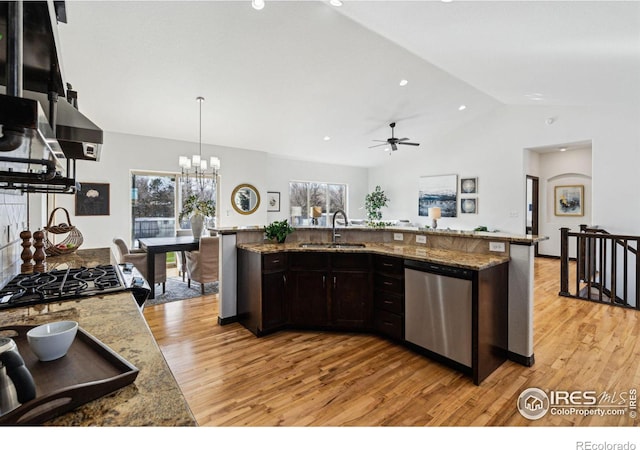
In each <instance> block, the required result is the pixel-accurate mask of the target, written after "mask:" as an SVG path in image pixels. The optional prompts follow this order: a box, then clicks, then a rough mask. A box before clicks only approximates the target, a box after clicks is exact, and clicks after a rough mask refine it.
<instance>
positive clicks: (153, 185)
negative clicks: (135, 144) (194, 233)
mask: <svg viewBox="0 0 640 450" xmlns="http://www.w3.org/2000/svg"><path fill="white" fill-rule="evenodd" d="M175 192H176V175H173V174H161V173H152V172H132V173H131V227H132V230H131V241H132V243H133V247H136V248H137V247H138V239H139V238H147V237H166V236H175V232H176V231H175V230H176V194H175Z"/></svg>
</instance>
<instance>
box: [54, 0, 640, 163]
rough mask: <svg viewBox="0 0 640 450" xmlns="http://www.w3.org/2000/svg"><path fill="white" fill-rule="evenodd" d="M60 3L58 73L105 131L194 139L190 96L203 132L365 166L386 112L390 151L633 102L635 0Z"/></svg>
mask: <svg viewBox="0 0 640 450" xmlns="http://www.w3.org/2000/svg"><path fill="white" fill-rule="evenodd" d="M66 3H67V17H68V23H67V24H60V27H59V33H60V40H61V47H62V61H63V65H64V66H63V70H64V74H65V77H66V80H67V81H68V82H70V83H71V84H72V85H73V87H74V89H76V90H77V91H78V93H79V106H80V109H81V111H83V112H84V113H85V114H86V115H87V116H88V117H90V118H91V119H92V120H93V121H94V122H95V123H96V124H98V125H99V126H101V127H102V128H103V129H105V130H107V131H115V132H122V133H131V134H138V135H148V136H156V137H162V138H169V139H178V140H184V141H190V142H197V140H198V103H197V102H196V97H198V96H203V97H205V103H204V104H203V108H202V120H203V131H202V139H203V142H204V143H209V144H218V145H224V146H229V147H238V148H246V149H253V150H260V151H266V152H269V153H273V154H278V155H282V156H286V157H291V158H298V159H305V160H316V161H325V162H334V163H339V164H348V165H356V166H365V167H368V166H375V165H379V164H382V163H384V162H385V161H387V159H386V158H389V155H388V153H385V151H384V150H383V147H378V148H369V147H370V146H372V145H374V144H375V142H372V141H373V140H376V139H377V140H384V139H386V138H388V137H390V129H389V123H391V122H396V123H397V126H396V129H395V133H396V137H405V136H406V137H408V138H410V140H411V141H417V142H423V143H425V144H424V145H422V146H420V147H409V146H403V147H399V151H398V152H393V154H392V157H393V156H397V155H399V154H400V153H401V152H403V153H405V154H406V155H415V154H416V153H415V152H429V151H435V150H434V149H432V148H429V146H428V142H429V141H430V140H431V139H432V138H433V137H434V136H438V135H440V134H442V133H446V132H449V131H451V130H454V129H456V128H457V127H460V126H464V124H465V123H466V122H468V121H470V120H473V119H474V118H477V117H478V116H480V115H483V114H486V113H487V112H489V111H491V110H492V109H494V108H496V107H498V106H500V105H502V104H507V105H555V106H564V105H604V104H607V105H623V104H624V105H630V104H636V105H637V104H640V2H638V1H621V2H618V1H592V2H583V1H566V2H565V1H553V2H546V1H504V2H503V1H486V2H485V1H452V2H446V3H445V2H440V1H407V2H405V1H345V2H344V4H343V6H341V7H339V8H337V7H333V6H331V5H329V3H328V2H323V1H270V0H267V1H266V6H265V8H264V9H263V10H261V11H256V10H254V9H253V8H252V7H251V2H250V1H249V0H242V1H194V2H188V1H173V2H172V1H159V2H153V1H139V2H136V1H124V2H117V1H67V2H66ZM402 79H405V80H407V81H408V83H407V85H406V86H400V85H399V82H400V80H402ZM461 105H465V106H466V109H464V110H462V111H461V110H459V107H460V106H461ZM325 136H326V137H329V138H330V139H329V140H325ZM195 149H196V146H194V150H195Z"/></svg>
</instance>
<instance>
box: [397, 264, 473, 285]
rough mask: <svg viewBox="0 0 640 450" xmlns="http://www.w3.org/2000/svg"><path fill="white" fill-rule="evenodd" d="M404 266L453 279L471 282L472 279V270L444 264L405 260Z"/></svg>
mask: <svg viewBox="0 0 640 450" xmlns="http://www.w3.org/2000/svg"><path fill="white" fill-rule="evenodd" d="M404 266H405V267H406V268H407V269H414V270H419V271H422V272H430V273H435V274H438V275H444V276H448V277H454V278H463V279H465V280H471V279H472V278H473V270H471V269H464V268H462V267H453V266H445V265H444V264H436V263H431V262H425V261H411V260H405V262H404Z"/></svg>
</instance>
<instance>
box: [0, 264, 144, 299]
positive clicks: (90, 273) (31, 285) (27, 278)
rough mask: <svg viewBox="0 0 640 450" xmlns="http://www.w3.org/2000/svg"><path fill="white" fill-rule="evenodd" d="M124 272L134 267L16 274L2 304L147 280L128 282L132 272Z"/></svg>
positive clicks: (114, 289)
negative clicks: (126, 274)
mask: <svg viewBox="0 0 640 450" xmlns="http://www.w3.org/2000/svg"><path fill="white" fill-rule="evenodd" d="M134 270H135V269H134ZM123 272H126V273H128V274H131V273H132V269H131V267H130V266H129V265H126V266H125V265H123V267H122V268H121V267H119V266H113V265H103V266H95V267H80V268H74V269H59V270H52V271H50V272H43V273H39V272H35V273H30V274H20V275H16V276H15V277H14V278H13V279H12V280H11V281H9V283H7V284H6V285H5V286H4V287H3V288H2V289H1V290H0V308H12V307H13V308H15V307H19V306H29V305H37V304H41V303H52V302H58V301H64V300H73V299H79V298H83V297H89V296H92V295H103V294H110V293H114V292H121V291H124V290H130V289H131V288H133V287H136V285H138V286H140V287H142V286H143V285H144V284H145V283H146V282H144V280H142V279H141V277H133V280H132V281H131V282H130V283H127V282H126V280H125V278H131V275H130V276H129V277H126V276H125V275H124V274H123ZM138 303H140V302H138Z"/></svg>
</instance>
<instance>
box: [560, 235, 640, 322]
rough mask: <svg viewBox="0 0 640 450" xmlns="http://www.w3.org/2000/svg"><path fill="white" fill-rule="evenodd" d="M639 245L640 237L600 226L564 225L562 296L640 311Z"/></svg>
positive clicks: (561, 250)
mask: <svg viewBox="0 0 640 450" xmlns="http://www.w3.org/2000/svg"><path fill="white" fill-rule="evenodd" d="M571 239H575V242H576V245H575V249H576V256H575V262H576V264H575V271H574V273H571V271H570V267H571V264H570V257H569V248H570V240H571ZM634 243H635V246H633V244H634ZM639 244H640V236H626V235H615V234H610V233H609V232H607V231H606V230H603V229H601V228H598V227H588V226H587V225H580V231H579V232H572V231H570V229H569V228H561V229H560V292H559V295H561V296H564V297H572V298H580V299H584V300H591V301H595V302H599V303H607V304H611V305H615V306H623V307H628V308H634V309H638V310H640V259H639V258H638V248H639ZM574 278H575V279H574ZM571 279H574V281H575V287H574V290H573V291H572V290H571V288H570V284H571V283H570V280H571Z"/></svg>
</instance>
